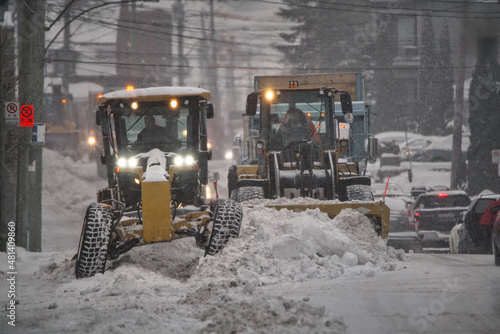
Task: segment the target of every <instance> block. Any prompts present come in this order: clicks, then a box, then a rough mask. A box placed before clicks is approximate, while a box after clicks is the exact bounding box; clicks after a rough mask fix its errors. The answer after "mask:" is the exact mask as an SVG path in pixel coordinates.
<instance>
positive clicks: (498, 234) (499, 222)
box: [490, 206, 500, 266]
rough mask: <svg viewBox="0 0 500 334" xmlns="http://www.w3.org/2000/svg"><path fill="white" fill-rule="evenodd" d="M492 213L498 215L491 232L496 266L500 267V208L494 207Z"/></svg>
mask: <svg viewBox="0 0 500 334" xmlns="http://www.w3.org/2000/svg"><path fill="white" fill-rule="evenodd" d="M490 212H491V213H494V214H496V218H495V223H493V230H492V231H491V240H492V248H493V256H494V257H495V265H497V266H500V213H499V212H500V206H494V207H492V208H491V209H490Z"/></svg>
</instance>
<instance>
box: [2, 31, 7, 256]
mask: <svg viewBox="0 0 500 334" xmlns="http://www.w3.org/2000/svg"><path fill="white" fill-rule="evenodd" d="M3 45H4V44H3V31H2V28H1V27H0V106H1V108H2V110H3V108H4V102H5V100H4V97H3V61H2V60H3V58H2V55H3V50H2V49H3ZM5 125H6V124H5V120H4V117H3V115H2V116H1V117H0V240H1V243H0V252H6V241H7V230H6V226H7V219H8V218H7V214H6V211H7V210H6V209H7V203H6V201H7V187H6V186H7V169H6V168H5V151H6V149H5V145H6V142H7V138H6V131H5Z"/></svg>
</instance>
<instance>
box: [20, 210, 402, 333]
mask: <svg viewBox="0 0 500 334" xmlns="http://www.w3.org/2000/svg"><path fill="white" fill-rule="evenodd" d="M75 252H76V248H75V251H67V252H60V253H45V254H44V253H42V254H36V253H27V252H20V254H19V263H20V264H22V265H23V267H24V268H25V270H26V271H27V272H26V275H27V276H28V277H30V279H31V280H33V282H38V283H36V284H37V285H40V286H49V288H48V290H50V294H49V295H47V294H46V295H45V297H44V302H43V304H42V305H40V304H38V305H28V304H29V302H28V301H27V299H21V300H20V308H26V311H23V314H24V313H30V314H31V316H30V320H27V321H26V322H25V323H24V324H23V328H26V329H28V330H29V329H33V330H34V329H35V328H38V329H40V328H41V329H44V330H46V331H51V330H53V329H56V328H65V330H66V331H68V332H72V331H77V330H78V332H80V333H94V332H97V333H135V332H137V331H142V332H147V333H162V332H163V331H164V328H165V326H166V325H167V324H168V327H169V328H170V332H172V333H184V332H190V333H231V332H234V333H284V332H286V333H305V332H307V333H346V332H347V326H346V324H345V323H344V320H343V318H342V317H341V315H337V314H331V312H327V311H326V310H325V308H324V307H322V306H315V305H313V304H311V303H309V300H308V298H307V297H303V298H302V300H292V299H288V298H286V296H269V295H266V294H265V293H264V292H263V290H261V289H260V287H262V286H268V285H278V284H280V283H286V282H304V281H310V280H314V279H327V280H329V279H334V278H337V277H339V276H341V275H365V276H367V277H372V276H374V275H376V274H377V273H378V272H381V271H386V270H395V268H396V265H397V262H399V260H398V256H399V255H400V253H399V252H396V251H395V250H394V249H392V248H387V247H386V246H385V242H384V240H382V239H381V238H380V237H378V236H377V235H376V233H375V231H374V229H373V226H372V224H371V222H370V221H369V220H368V219H367V218H366V217H365V216H364V215H362V214H360V213H358V212H357V211H354V210H344V211H342V212H341V214H339V215H338V216H337V217H336V218H335V219H333V220H332V219H330V218H329V217H328V216H327V215H326V214H324V213H322V212H320V211H319V210H307V211H304V212H292V211H289V210H281V211H277V210H274V209H271V208H267V207H264V206H263V205H257V206H255V207H254V208H245V212H244V219H243V224H242V228H241V233H240V237H239V238H237V239H231V240H230V241H229V243H228V245H227V246H226V248H225V249H224V250H223V251H222V252H221V253H220V254H217V255H216V256H208V257H204V256H203V255H204V252H203V250H201V249H199V248H197V247H196V245H195V242H194V239H193V238H184V239H180V240H174V241H172V242H170V243H158V244H152V245H146V246H141V247H136V248H133V249H132V250H131V251H129V252H128V253H126V254H124V255H122V256H121V257H120V258H119V259H116V260H114V261H109V262H108V268H107V271H106V272H105V273H104V274H98V275H96V276H95V277H92V278H88V279H79V280H77V279H75V278H74V265H75V261H74V260H73V259H72V257H73V255H74V254H75ZM398 254H399V255H398ZM30 268H31V271H30ZM51 282H53V283H56V284H57V285H53V284H52V283H51ZM48 290H43V289H41V290H37V291H36V292H33V293H34V294H35V295H37V294H42V293H43V291H45V293H47V291H48ZM33 297H34V298H36V296H33ZM76 305H78V306H76ZM75 307H76V308H77V310H78V312H79V313H80V315H79V316H78V317H74V316H73V315H72V313H71V312H70V311H69V310H72V309H73V310H74V309H75ZM39 308H42V309H43V310H44V311H43V312H42V313H43V314H44V316H45V317H48V320H47V321H46V322H44V324H43V325H42V326H41V327H40V323H39V322H37V319H38V316H37V315H36V314H37V312H35V310H38V309H39ZM28 309H32V310H33V312H28ZM48 310H54V311H53V312H48ZM67 310H68V311H67ZM38 320H39V319H38ZM49 320H50V321H49ZM25 326H27V327H25ZM36 326H38V327H36Z"/></svg>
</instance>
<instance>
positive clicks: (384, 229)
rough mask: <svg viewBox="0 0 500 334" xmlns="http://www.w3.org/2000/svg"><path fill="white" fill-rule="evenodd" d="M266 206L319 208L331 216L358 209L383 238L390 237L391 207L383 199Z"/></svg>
mask: <svg viewBox="0 0 500 334" xmlns="http://www.w3.org/2000/svg"><path fill="white" fill-rule="evenodd" d="M264 206H265V207H268V208H273V209H276V210H281V209H288V210H291V211H297V212H298V211H305V210H314V209H319V210H320V211H321V212H324V213H326V214H328V216H329V217H330V218H333V217H335V216H336V215H338V214H339V213H340V211H342V210H344V209H353V210H356V211H358V212H360V213H362V214H364V215H365V216H367V217H368V218H369V219H370V220H371V221H372V222H373V223H374V225H375V226H374V228H375V231H376V232H377V234H378V235H380V236H381V237H382V238H383V239H387V238H388V237H389V219H390V209H389V207H388V206H387V205H386V204H385V203H384V202H382V201H377V202H340V203H324V204H323V203H318V204H315V203H311V204H265V205H264Z"/></svg>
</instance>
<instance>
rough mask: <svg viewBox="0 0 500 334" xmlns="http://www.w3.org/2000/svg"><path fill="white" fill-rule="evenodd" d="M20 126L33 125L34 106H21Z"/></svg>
mask: <svg viewBox="0 0 500 334" xmlns="http://www.w3.org/2000/svg"><path fill="white" fill-rule="evenodd" d="M19 126H33V106H32V105H24V106H21V112H20V119H19Z"/></svg>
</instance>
